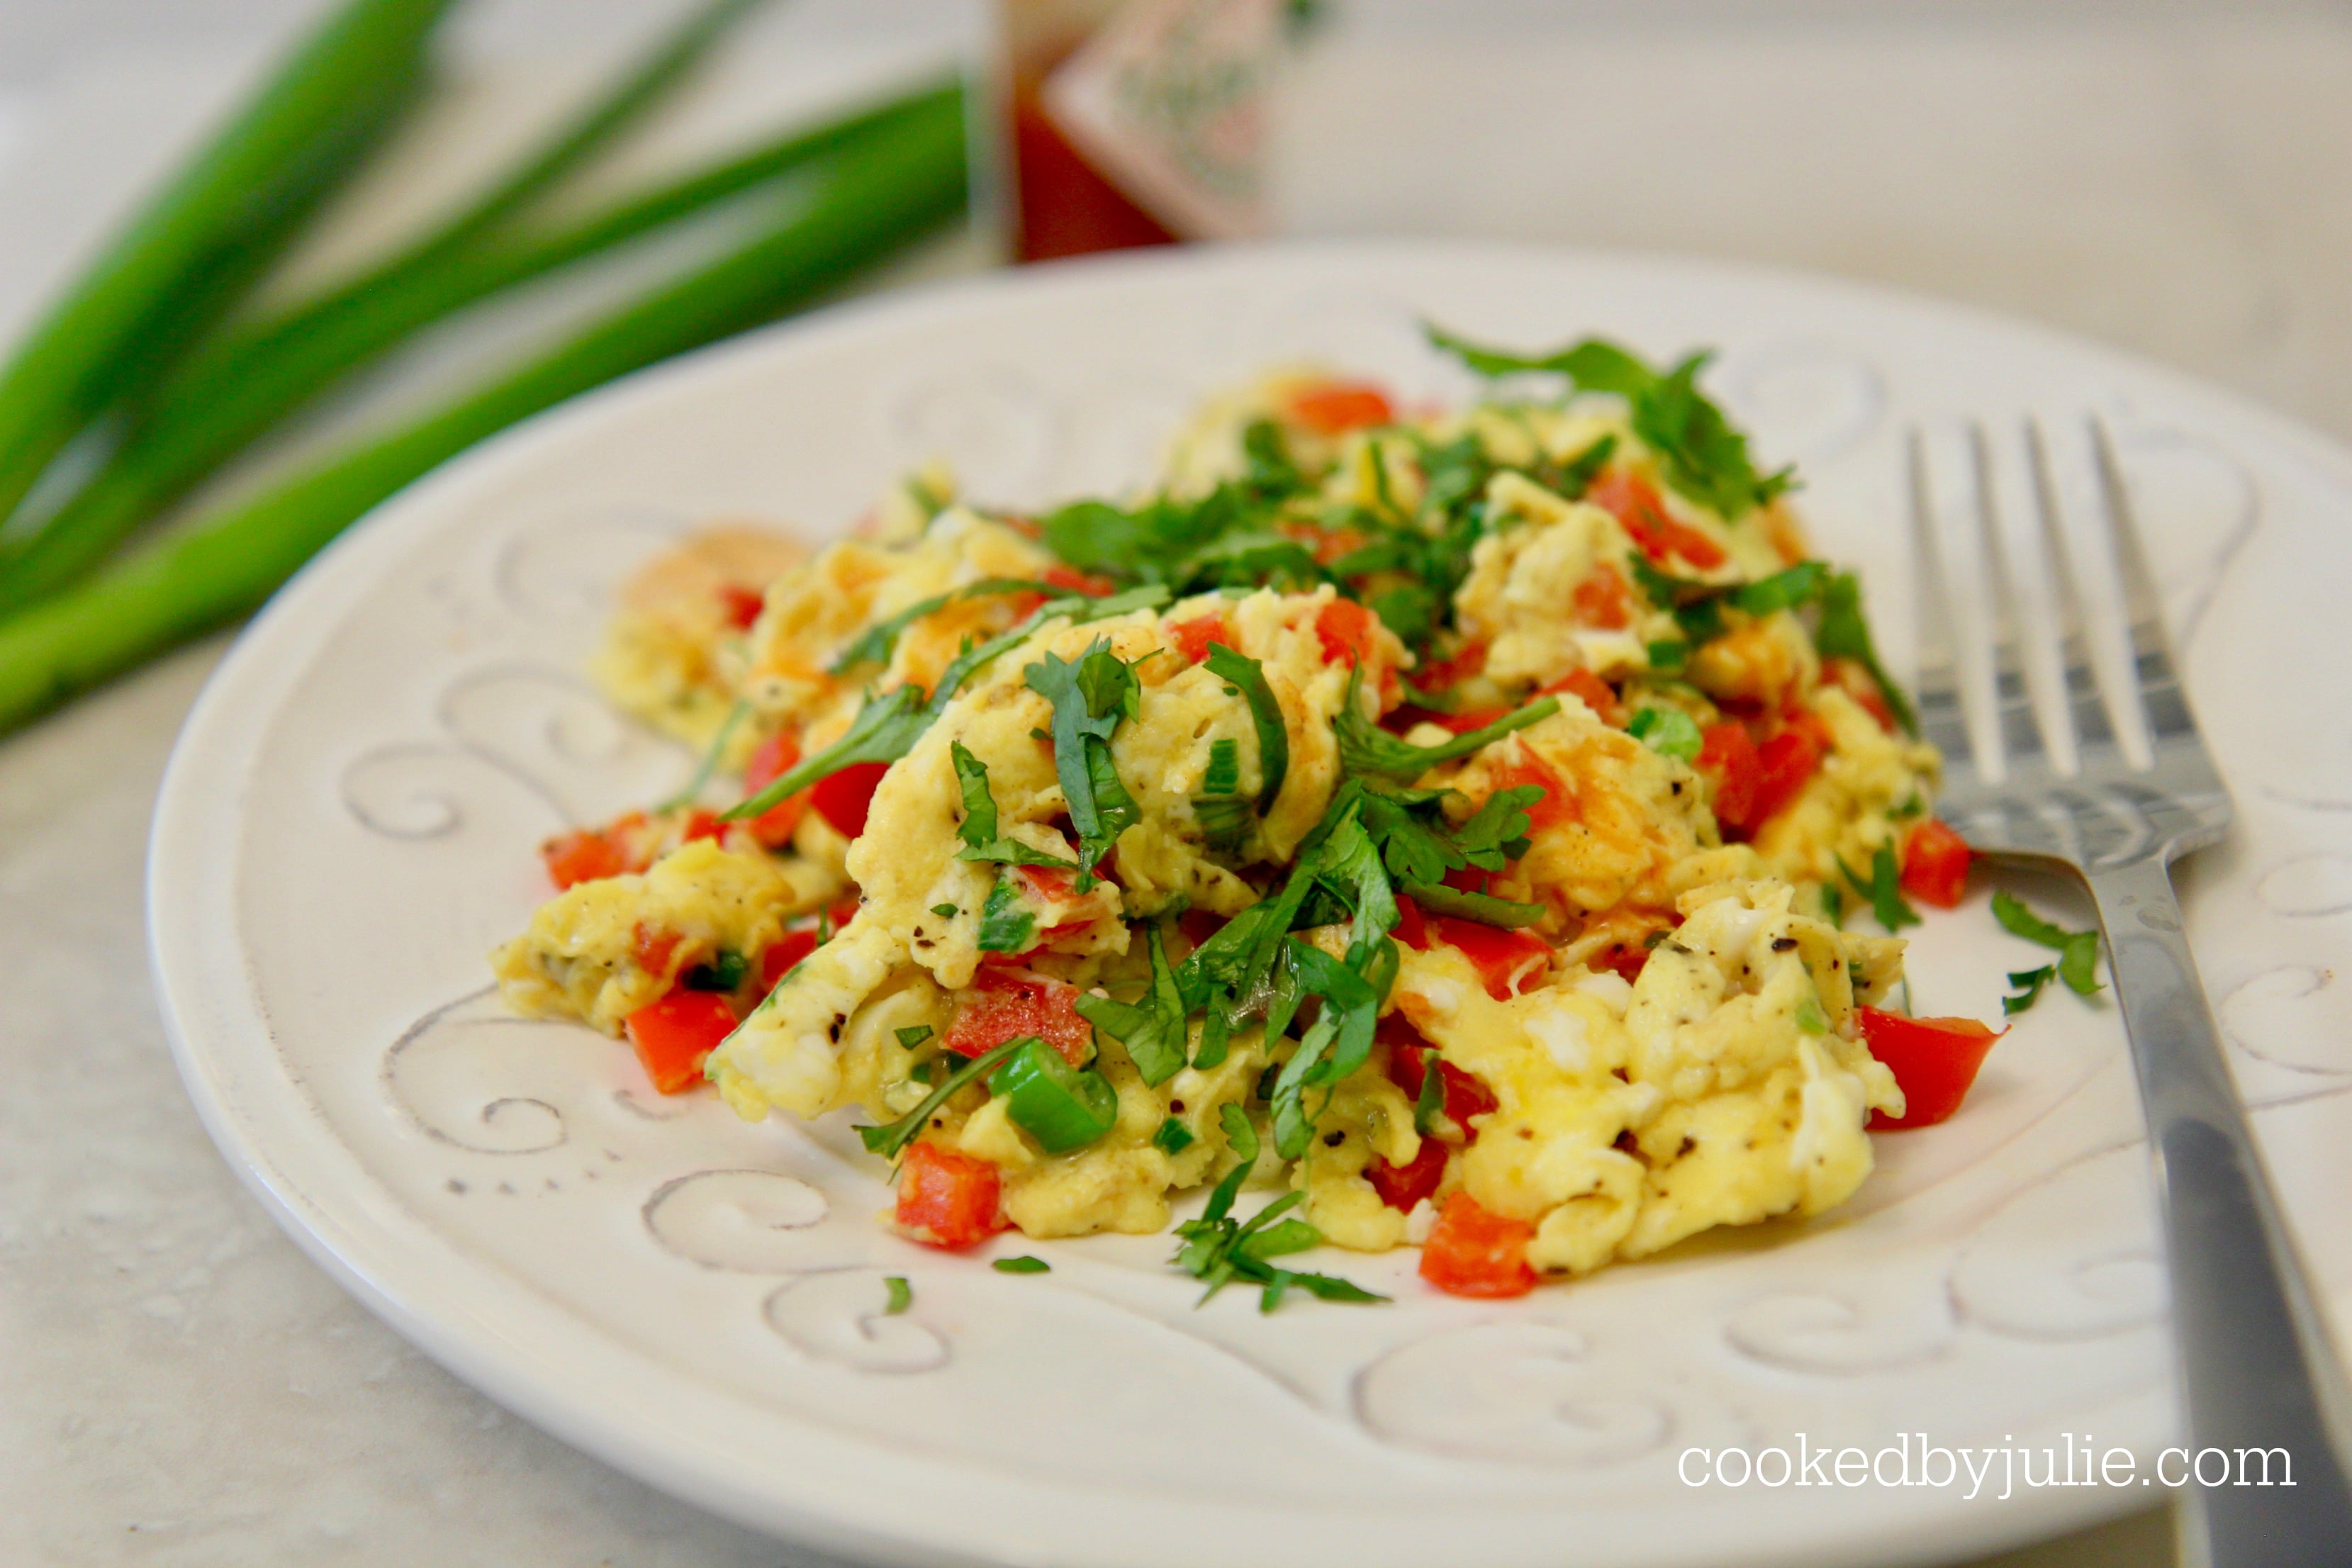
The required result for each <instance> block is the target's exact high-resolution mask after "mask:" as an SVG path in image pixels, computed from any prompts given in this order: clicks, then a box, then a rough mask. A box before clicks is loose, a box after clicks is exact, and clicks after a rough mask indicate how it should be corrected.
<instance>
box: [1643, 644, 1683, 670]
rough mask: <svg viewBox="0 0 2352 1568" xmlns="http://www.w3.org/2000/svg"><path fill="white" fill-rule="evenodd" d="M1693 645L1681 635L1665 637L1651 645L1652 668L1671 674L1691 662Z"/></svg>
mask: <svg viewBox="0 0 2352 1568" xmlns="http://www.w3.org/2000/svg"><path fill="white" fill-rule="evenodd" d="M1690 650H1691V645H1690V644H1688V643H1686V642H1685V641H1683V640H1682V639H1681V638H1679V637H1664V638H1661V639H1660V640H1658V641H1657V642H1654V643H1652V644H1651V645H1650V647H1649V655H1650V668H1652V669H1655V670H1662V671H1664V672H1665V673H1667V674H1669V675H1671V674H1673V673H1674V672H1675V670H1678V669H1680V668H1683V666H1685V665H1686V664H1688V663H1689V662H1690Z"/></svg>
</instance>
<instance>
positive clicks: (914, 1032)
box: [892, 1024, 933, 1051]
mask: <svg viewBox="0 0 2352 1568" xmlns="http://www.w3.org/2000/svg"><path fill="white" fill-rule="evenodd" d="M892 1033H894V1034H896V1035H897V1036H898V1048H899V1049H900V1050H902V1051H911V1050H913V1049H914V1048H915V1047H917V1046H919V1045H921V1044H922V1043H923V1042H924V1041H926V1040H928V1039H929V1038H930V1037H931V1035H932V1033H933V1030H932V1028H931V1026H929V1024H910V1025H908V1026H907V1027H906V1028H903V1029H897V1030H893V1031H892Z"/></svg>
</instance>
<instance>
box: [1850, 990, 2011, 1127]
mask: <svg viewBox="0 0 2352 1568" xmlns="http://www.w3.org/2000/svg"><path fill="white" fill-rule="evenodd" d="M1860 1011H1861V1015H1862V1042H1863V1044H1864V1045H1866V1046H1868V1047H1870V1054H1871V1055H1872V1056H1874V1057H1876V1058H1878V1059H1879V1060H1880V1061H1882V1062H1885V1064H1886V1068H1887V1070H1888V1071H1889V1072H1892V1073H1893V1074H1894V1075H1895V1082H1896V1083H1897V1084H1900V1085H1901V1086H1902V1089H1903V1114H1902V1115H1901V1116H1899V1117H1897V1116H1889V1115H1887V1114H1886V1113H1885V1111H1883V1110H1874V1111H1872V1112H1871V1113H1870V1129H1871V1131H1874V1132H1882V1131H1893V1130H1895V1129H1900V1128H1911V1127H1933V1126H1934V1125H1935V1124H1936V1123H1937V1122H1938V1121H1944V1120H1946V1119H1947V1118H1948V1117H1949V1116H1950V1115H1951V1114H1952V1112H1954V1111H1955V1110H1958V1109H1959V1108H1960V1101H1961V1100H1964V1099H1966V1098H1967V1097H1968V1092H1969V1085H1971V1084H1973V1083H1975V1082H1976V1080H1977V1069H1978V1068H1981V1067H1983V1066H1984V1059H1985V1056H1986V1053H1988V1052H1990V1050H1991V1049H1992V1043H1993V1042H1994V1041H1995V1040H1998V1039H2000V1037H2001V1036H2003V1035H2005V1034H2007V1033H2009V1031H2008V1030H2007V1029H1993V1028H1989V1027H1987V1026H1985V1025H1983V1024H1979V1022H1977V1021H1976V1020H1975V1019H1974V1018H1906V1017H1905V1016H1903V1015H1902V1014H1900V1013H1883V1012H1881V1011H1879V1010H1878V1009H1877V1008H1875V1007H1864V1008H1862V1009H1860Z"/></svg>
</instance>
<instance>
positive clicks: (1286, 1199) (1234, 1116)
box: [1171, 1105, 1388, 1312]
mask: <svg viewBox="0 0 2352 1568" xmlns="http://www.w3.org/2000/svg"><path fill="white" fill-rule="evenodd" d="M1219 1116H1220V1119H1221V1121H1223V1126H1224V1130H1225V1138H1226V1142H1228V1143H1229V1144H1230V1145H1231V1147H1232V1149H1233V1152H1234V1157H1235V1159H1236V1160H1237V1161H1238V1163H1236V1164H1235V1165H1234V1168H1233V1169H1232V1170H1231V1171H1228V1172H1227V1173H1225V1176H1224V1179H1223V1180H1222V1181H1220V1182H1219V1183H1218V1184H1216V1187H1215V1188H1214V1189H1213V1191H1212V1192H1211V1193H1210V1194H1209V1204H1208V1206H1207V1207H1206V1208H1204V1209H1203V1210H1202V1211H1201V1217H1200V1218H1198V1219H1194V1220H1187V1221H1185V1222H1184V1223H1183V1224H1182V1225H1180V1226H1177V1227H1176V1234H1177V1236H1178V1237H1179V1238H1181V1245H1180V1246H1179V1247H1177V1249H1176V1256H1175V1257H1174V1258H1172V1259H1171V1261H1172V1262H1174V1263H1175V1264H1176V1265H1177V1266H1178V1267H1179V1268H1182V1269H1183V1270H1184V1272H1186V1273H1187V1274H1190V1275H1192V1277H1193V1278H1194V1279H1200V1280H1202V1281H1204V1282H1206V1284H1207V1286H1208V1289H1206V1290H1203V1291H1202V1293H1201V1300H1203V1301H1205V1300H1208V1299H1209V1298H1210V1297H1212V1296H1213V1295H1215V1294H1216V1293H1217V1292H1218V1291H1220V1290H1222V1289H1224V1288H1225V1287H1226V1286H1227V1285H1230V1284H1232V1283H1233V1282H1234V1280H1236V1279H1238V1280H1241V1281H1243V1282H1244V1283H1247V1284H1252V1285H1255V1286H1257V1287H1258V1310H1260V1311H1265V1312H1271V1311H1273V1310H1275V1308H1276V1307H1278V1306H1280V1305H1281V1304H1282V1298H1283V1295H1284V1293H1285V1292H1286V1291H1287V1290H1289V1289H1294V1288H1295V1289H1301V1290H1305V1291H1307V1292H1309V1293H1310V1294H1312V1295H1315V1296H1318V1297H1320V1298H1321V1299H1322V1300H1326V1301H1385V1300H1388V1298H1387V1297H1385V1296H1376V1295H1374V1294H1373V1293H1372V1292H1370V1291H1369V1290H1367V1289H1364V1288H1363V1287H1361V1286H1360V1285H1357V1284H1354V1283H1352V1282H1350V1281H1349V1280H1346V1279H1338V1278H1336V1277H1334V1276H1331V1275H1328V1274H1307V1273H1301V1272H1298V1271H1297V1270H1293V1269H1288V1268H1278V1267H1276V1265H1275V1264H1273V1263H1271V1262H1269V1261H1268V1259H1270V1258H1280V1257H1283V1256H1285V1255H1286V1254H1289V1253H1293V1252H1304V1251H1306V1250H1307V1248H1309V1247H1318V1246H1320V1245H1322V1241H1323V1233H1322V1232H1321V1231H1318V1230H1317V1229H1316V1228H1315V1227H1314V1226H1311V1225H1308V1224H1307V1222H1306V1221H1305V1220H1302V1219H1286V1218H1285V1217H1284V1216H1285V1215H1287V1214H1288V1213H1289V1212H1290V1210H1292V1209H1294V1208H1296V1207H1297V1205H1298V1204H1299V1203H1300V1201H1301V1200H1302V1199H1303V1198H1304V1197H1305V1196H1306V1194H1303V1193H1285V1194H1283V1195H1282V1196H1280V1197H1278V1198H1276V1199H1275V1200H1274V1202H1272V1203H1270V1204H1268V1205H1265V1207H1264V1208H1262V1209H1260V1210H1259V1211H1258V1212H1257V1213H1256V1214H1255V1215H1252V1216H1251V1217H1250V1218H1249V1219H1247V1220H1236V1219H1234V1217H1233V1208H1234V1198H1235V1197H1237V1196H1239V1195H1240V1193H1241V1187H1242V1183H1243V1182H1244V1180H1246V1179H1247V1178H1248V1176H1249V1173H1250V1170H1251V1167H1252V1166H1253V1165H1255V1163H1256V1161H1257V1152H1258V1141H1257V1132H1256V1130H1255V1129H1254V1128H1253V1127H1251V1126H1250V1121H1249V1117H1248V1116H1247V1115H1246V1114H1244V1112H1243V1110H1242V1109H1241V1108H1240V1107H1239V1106H1236V1105H1228V1106H1224V1107H1223V1108H1222V1109H1221V1110H1220V1112H1219Z"/></svg>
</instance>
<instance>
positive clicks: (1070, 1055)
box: [947, 964, 1095, 1067]
mask: <svg viewBox="0 0 2352 1568" xmlns="http://www.w3.org/2000/svg"><path fill="white" fill-rule="evenodd" d="M1077 1000H1078V988H1077V987H1076V986H1075V985H1066V984H1063V983H1062V982H1061V981H1058V980H1047V979H1045V977H1044V976H1042V975H1027V974H1010V973H1005V972H1004V970H1003V967H1002V966H1000V965H994V964H982V966H981V968H980V971H979V973H976V974H974V975H973V976H972V982H971V989H970V990H969V991H967V992H965V994H964V998H963V1002H962V1005H961V1006H959V1007H958V1008H957V1009H956V1016H955V1022H954V1023H952V1024H950V1025H949V1026H948V1037H947V1047H948V1049H950V1050H951V1051H954V1052H955V1053H957V1054H958V1055H959V1056H967V1057H976V1056H979V1055H981V1054H982V1052H985V1051H992V1050H994V1049H995V1048H996V1047H999V1046H1001V1045H1003V1043H1004V1042H1005V1041H1007V1040H1017V1039H1019V1038H1020V1037H1022V1036H1024V1035H1035V1036H1037V1037H1039V1038H1041V1039H1043V1040H1044V1041H1045V1043H1046V1044H1047V1045H1049V1046H1051V1047H1054V1048H1055V1050H1057V1051H1059V1052H1061V1053H1062V1055H1063V1057H1064V1058H1066V1059H1067V1060H1068V1062H1069V1064H1070V1065H1071V1066H1072V1067H1076V1066H1078V1065H1080V1064H1081V1063H1083V1062H1084V1061H1085V1060H1086V1059H1087V1052H1088V1051H1090V1050H1091V1049H1093V1047H1094V1041H1095V1037H1094V1026H1093V1025H1091V1024H1089V1023H1087V1021H1086V1020H1085V1019H1084V1018H1081V1017H1080V1016H1078V1009H1077Z"/></svg>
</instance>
